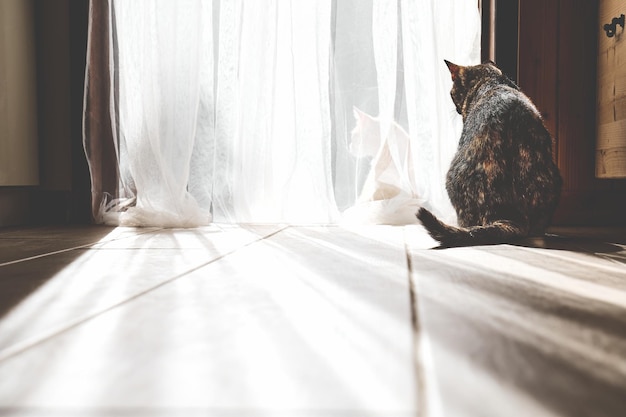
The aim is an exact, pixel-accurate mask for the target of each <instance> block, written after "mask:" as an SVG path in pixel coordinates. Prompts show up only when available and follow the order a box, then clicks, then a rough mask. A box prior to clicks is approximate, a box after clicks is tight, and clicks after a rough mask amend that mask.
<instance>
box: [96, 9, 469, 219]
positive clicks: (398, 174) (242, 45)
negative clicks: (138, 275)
mask: <svg viewBox="0 0 626 417" xmlns="http://www.w3.org/2000/svg"><path fill="white" fill-rule="evenodd" d="M109 12H110V36H111V39H110V51H108V52H109V55H110V56H111V57H112V58H111V60H110V71H109V73H110V77H111V86H112V87H111V90H110V92H109V93H110V96H109V97H108V99H109V100H110V108H111V114H112V116H111V119H112V120H111V124H112V127H113V141H114V143H115V149H116V154H117V160H118V164H119V166H118V173H119V187H118V193H117V195H115V196H106V198H103V203H102V205H101V206H100V207H99V210H97V211H98V215H97V217H98V219H97V220H99V221H103V222H106V223H110V224H120V225H145V226H148V225H154V226H183V227H190V226H197V225H203V224H207V223H209V222H211V221H215V222H281V223H335V222H343V221H348V222H373V223H407V222H414V221H415V218H414V213H415V211H416V210H417V207H418V205H425V206H427V207H429V208H430V209H432V210H434V211H435V212H436V213H437V214H439V215H440V216H442V217H444V218H447V219H448V220H453V218H454V213H453V210H452V208H451V206H450V203H449V201H448V198H447V195H446V192H445V188H444V176H445V172H446V170H447V165H448V163H449V161H450V159H451V158H452V155H453V153H454V150H455V148H456V143H457V140H458V137H459V135H460V127H461V125H460V119H459V116H458V115H456V113H455V112H454V106H453V105H452V102H451V100H450V97H449V90H450V86H451V81H450V76H449V74H448V72H447V68H446V66H445V64H444V63H443V59H448V60H450V61H453V62H456V63H459V64H472V63H477V62H478V60H479V45H480V19H479V13H478V9H477V4H476V1H473V0H421V1H414V0H398V1H390V0H315V1H300V0H253V1H252V0H228V1H227V0H221V1H219V0H213V1H208V0H176V1H171V0H111V3H110V9H109ZM88 53H90V54H93V53H96V52H95V51H93V50H90V51H89V52H88ZM87 73H88V76H89V68H88V70H87ZM355 108H356V109H355ZM85 117H89V115H87V114H86V115H85ZM89 141H90V137H89V135H86V137H85V144H86V147H88V146H89ZM91 158H93V156H91Z"/></svg>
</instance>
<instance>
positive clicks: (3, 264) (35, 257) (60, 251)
mask: <svg viewBox="0 0 626 417" xmlns="http://www.w3.org/2000/svg"><path fill="white" fill-rule="evenodd" d="M159 230H161V229H159ZM151 232H153V230H151V231H150V232H143V233H139V234H142V235H143V234H147V233H151ZM128 237H130V236H125V237H117V238H114V239H111V240H107V241H105V242H101V241H97V242H92V243H86V244H84V245H79V246H73V247H71V248H67V249H60V250H57V251H53V252H46V253H42V254H39V255H33V256H29V257H27V258H21V259H15V260H13V261H7V262H3V263H1V264H0V268H2V267H3V266H9V265H15V264H19V263H21V262H27V261H34V260H36V259H41V258H45V257H46V256H54V255H58V254H60V253H65V252H71V251H74V250H79V249H86V248H89V247H92V246H95V245H97V244H99V243H111V242H115V241H118V240H122V239H127V238H128ZM33 240H36V239H33Z"/></svg>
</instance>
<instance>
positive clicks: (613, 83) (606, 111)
mask: <svg viewBox="0 0 626 417" xmlns="http://www.w3.org/2000/svg"><path fill="white" fill-rule="evenodd" d="M624 13H626V6H625V5H624V4H623V1H621V0H601V1H600V2H599V13H598V27H601V28H602V27H604V25H605V24H606V23H612V20H613V18H614V17H619V16H620V15H622V14H624ZM616 29H617V31H616V34H615V36H613V37H608V36H607V35H606V33H605V32H604V31H602V32H601V34H600V36H599V37H598V97H597V111H598V116H597V139H596V176H597V177H599V178H626V130H625V127H626V39H625V38H624V29H623V28H621V27H620V26H616Z"/></svg>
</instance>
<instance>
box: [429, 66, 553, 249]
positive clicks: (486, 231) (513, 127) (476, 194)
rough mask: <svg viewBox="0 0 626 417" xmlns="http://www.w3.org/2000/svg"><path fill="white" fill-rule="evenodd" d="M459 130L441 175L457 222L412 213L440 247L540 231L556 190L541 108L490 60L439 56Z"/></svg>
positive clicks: (548, 216) (492, 241)
mask: <svg viewBox="0 0 626 417" xmlns="http://www.w3.org/2000/svg"><path fill="white" fill-rule="evenodd" d="M445 63H446V65H447V66H448V69H449V70H450V74H451V75H452V81H453V82H454V85H453V87H452V90H451V92H450V95H451V97H452V101H453V102H454V104H455V106H456V110H457V112H458V113H459V114H460V115H462V116H463V132H462V134H461V139H460V141H459V146H458V149H457V152H456V154H455V156H454V158H453V160H452V163H451V165H450V169H449V170H448V174H447V177H446V190H447V191H448V195H449V197H450V201H451V202H452V205H453V206H454V208H455V210H456V213H457V217H458V223H459V227H453V226H449V225H446V224H444V223H442V222H441V221H440V220H439V219H437V218H436V217H435V216H434V215H433V214H432V213H431V212H429V211H428V210H426V209H424V208H422V209H420V210H419V212H418V213H417V217H418V219H419V220H420V221H421V222H422V224H423V225H424V227H425V228H426V229H427V230H428V233H429V234H430V235H431V236H432V237H433V238H434V239H435V240H437V241H439V242H440V243H441V245H442V246H443V247H452V246H468V245H484V244H496V243H506V242H512V241H514V240H516V239H518V238H523V237H526V236H537V235H543V234H544V233H545V229H546V228H547V226H548V225H549V223H550V220H551V217H552V214H553V213H554V210H555V208H556V206H557V203H558V200H559V196H560V192H561V184H562V180H561V175H560V174H559V170H558V168H557V166H556V164H555V163H554V161H553V159H552V138H551V136H550V133H549V132H548V130H547V129H546V128H545V126H544V124H543V119H542V118H541V115H540V114H539V112H538V111H537V109H536V108H535V106H534V105H533V103H532V102H531V101H530V99H529V98H528V97H527V96H526V95H524V94H523V93H522V92H521V91H520V90H519V88H518V87H517V85H515V83H513V82H512V81H511V80H510V79H509V78H507V77H506V76H505V75H504V74H503V73H502V71H500V70H499V69H498V68H497V67H496V66H495V65H493V64H491V63H488V64H481V65H475V66H467V67H463V66H459V65H455V64H453V63H451V62H448V61H445Z"/></svg>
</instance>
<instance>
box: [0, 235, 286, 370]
mask: <svg viewBox="0 0 626 417" xmlns="http://www.w3.org/2000/svg"><path fill="white" fill-rule="evenodd" d="M289 227H290V226H288V225H287V226H284V227H282V228H280V229H279V230H276V231H274V232H272V233H270V234H267V235H264V236H261V237H260V238H258V239H255V240H253V241H251V242H248V243H246V244H244V245H242V246H239V247H237V248H235V249H233V250H231V251H228V252H226V253H224V254H222V255H220V256H218V257H217V258H214V259H211V260H210V261H208V262H205V263H203V264H201V265H198V266H195V267H193V268H191V269H189V270H187V271H185V272H182V273H180V274H178V275H176V276H174V277H172V278H169V279H167V280H165V281H162V282H160V283H158V284H156V285H154V286H152V287H150V288H147V289H145V290H143V291H140V292H138V293H136V294H134V295H132V296H130V297H127V298H125V299H124V300H121V301H119V302H117V303H114V304H113V305H110V306H109V307H106V308H104V309H102V310H100V311H97V312H94V313H91V314H89V315H87V316H85V317H83V318H81V319H79V320H75V321H74V322H70V323H68V324H66V325H65V326H63V327H62V328H59V329H55V330H53V331H51V332H49V333H48V334H45V335H43V336H41V337H38V338H36V339H35V340H30V341H28V340H26V341H24V342H22V343H21V344H17V345H15V346H13V347H12V348H9V349H6V350H4V351H0V363H1V362H3V361H6V360H8V359H11V358H13V357H15V356H18V355H20V354H22V353H24V352H26V351H27V350H30V349H32V348H34V347H36V346H38V345H40V344H42V343H45V342H47V341H48V340H51V339H53V338H55V337H57V336H59V335H61V334H63V333H66V332H68V331H70V330H72V329H75V328H77V327H79V326H81V325H82V324H84V323H87V322H89V321H91V320H93V319H95V318H97V317H99V316H101V315H104V314H106V313H108V312H110V311H113V310H115V309H116V308H118V307H121V306H123V305H126V304H129V303H130V302H131V301H134V300H136V299H138V298H140V297H143V296H144V295H146V294H148V293H150V292H152V291H154V290H157V289H159V288H161V287H164V286H166V285H168V284H170V283H172V282H174V281H177V280H179V279H181V278H183V277H184V276H187V275H189V274H191V273H193V272H195V271H197V270H199V269H201V268H204V267H206V266H208V265H211V264H213V263H215V262H217V261H220V260H222V259H224V258H226V257H227V256H230V255H233V254H234V253H236V252H237V251H239V250H240V249H243V248H246V247H249V246H252V245H254V244H256V243H259V242H262V241H264V240H267V239H269V238H271V237H273V236H275V235H277V234H278V233H280V232H282V231H284V230H287V229H288V228H289Z"/></svg>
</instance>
